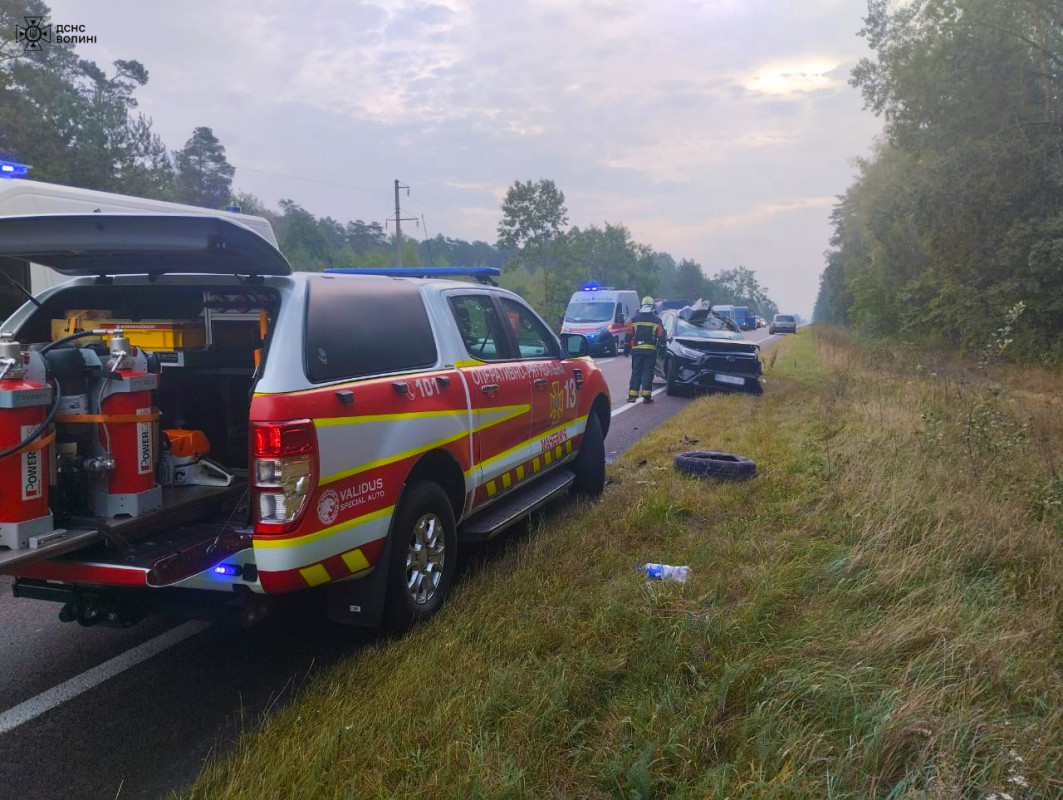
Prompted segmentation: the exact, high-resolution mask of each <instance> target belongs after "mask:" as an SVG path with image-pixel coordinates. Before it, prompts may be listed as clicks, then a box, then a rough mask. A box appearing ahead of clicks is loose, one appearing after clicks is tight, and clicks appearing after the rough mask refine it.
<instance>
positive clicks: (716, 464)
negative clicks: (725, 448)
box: [675, 453, 757, 481]
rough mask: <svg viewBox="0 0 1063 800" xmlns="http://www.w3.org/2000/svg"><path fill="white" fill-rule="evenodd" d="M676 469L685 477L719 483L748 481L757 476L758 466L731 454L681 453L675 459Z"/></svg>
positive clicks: (749, 460)
mask: <svg viewBox="0 0 1063 800" xmlns="http://www.w3.org/2000/svg"><path fill="white" fill-rule="evenodd" d="M675 468H676V471H678V472H682V473H683V474H684V475H693V476H694V477H696V478H715V479H716V480H718V481H747V480H749V479H750V478H753V477H755V476H756V474H757V465H756V463H754V461H753V460H752V459H749V458H746V457H745V456H736V455H733V454H731V453H679V454H678V455H676V457H675Z"/></svg>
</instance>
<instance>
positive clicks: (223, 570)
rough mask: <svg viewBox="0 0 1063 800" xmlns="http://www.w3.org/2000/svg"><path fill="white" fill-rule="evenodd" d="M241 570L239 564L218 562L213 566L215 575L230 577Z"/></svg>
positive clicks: (233, 576)
mask: <svg viewBox="0 0 1063 800" xmlns="http://www.w3.org/2000/svg"><path fill="white" fill-rule="evenodd" d="M242 571H243V569H242V568H241V566H240V565H239V564H218V566H216V567H215V568H214V574H215V575H228V576H229V577H231V578H235V577H236V576H237V575H239V574H240V573H241V572H242Z"/></svg>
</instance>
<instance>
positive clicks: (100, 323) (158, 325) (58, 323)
mask: <svg viewBox="0 0 1063 800" xmlns="http://www.w3.org/2000/svg"><path fill="white" fill-rule="evenodd" d="M82 313H84V312H73V314H74V315H73V316H71V317H69V318H68V319H53V320H52V341H55V340H56V339H60V338H62V337H63V336H66V335H68V334H71V333H76V332H77V331H88V330H96V329H101V330H114V329H116V328H121V329H122V331H123V332H124V333H125V336H126V338H127V339H129V343H130V344H133V345H136V346H137V347H140V348H142V349H144V350H202V349H203V348H204V347H206V346H207V329H206V327H204V325H203V322H202V321H200V320H172V319H157V320H156V319H144V320H139V321H138V322H132V321H131V320H123V319H109V318H102V319H101V318H99V317H97V318H95V319H94V318H90V317H88V316H80V314H82ZM101 338H102V339H104V340H105V341H106V340H107V339H108V338H110V337H108V336H106V335H104V336H102V337H101Z"/></svg>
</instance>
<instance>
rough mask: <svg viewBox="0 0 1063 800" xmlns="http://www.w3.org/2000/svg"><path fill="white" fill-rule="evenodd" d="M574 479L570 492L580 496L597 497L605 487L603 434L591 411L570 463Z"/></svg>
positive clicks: (600, 424) (596, 417) (599, 423)
mask: <svg viewBox="0 0 1063 800" xmlns="http://www.w3.org/2000/svg"><path fill="white" fill-rule="evenodd" d="M572 471H573V472H575V473H576V480H574V481H573V482H572V493H573V494H575V495H577V496H580V497H597V496H598V495H600V494H601V493H602V490H603V489H604V488H605V436H604V434H603V433H602V423H601V422H600V421H599V420H598V415H597V414H595V413H594V412H593V411H592V412H591V413H590V415H589V416H588V417H587V427H586V429H585V430H584V431H583V444H582V445H581V446H580V449H579V455H577V456H576V460H575V461H574V462H573V463H572Z"/></svg>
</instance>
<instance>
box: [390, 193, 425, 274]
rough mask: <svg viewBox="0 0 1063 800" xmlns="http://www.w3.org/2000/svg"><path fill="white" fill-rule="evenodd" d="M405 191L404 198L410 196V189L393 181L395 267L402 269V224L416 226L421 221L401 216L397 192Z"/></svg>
mask: <svg viewBox="0 0 1063 800" xmlns="http://www.w3.org/2000/svg"><path fill="white" fill-rule="evenodd" d="M401 189H405V190H406V196H407V197H409V196H410V187H409V186H404V185H403V184H401V183H399V179H398V178H396V179H395V266H396V267H398V268H399V269H402V223H404V222H416V223H417V224H418V225H420V224H421V221H420V220H419V219H418V218H417V217H405V218H403V216H402V207H401V206H400V205H399V190H401Z"/></svg>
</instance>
